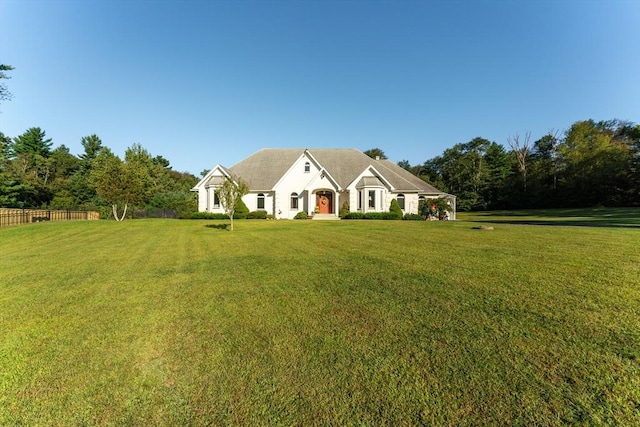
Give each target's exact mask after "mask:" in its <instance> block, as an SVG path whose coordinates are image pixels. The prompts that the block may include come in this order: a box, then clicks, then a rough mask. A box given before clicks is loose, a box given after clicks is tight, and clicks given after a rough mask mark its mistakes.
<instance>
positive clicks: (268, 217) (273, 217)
mask: <svg viewBox="0 0 640 427" xmlns="http://www.w3.org/2000/svg"><path fill="white" fill-rule="evenodd" d="M266 219H276V217H275V216H273V215H271V214H267V216H266Z"/></svg>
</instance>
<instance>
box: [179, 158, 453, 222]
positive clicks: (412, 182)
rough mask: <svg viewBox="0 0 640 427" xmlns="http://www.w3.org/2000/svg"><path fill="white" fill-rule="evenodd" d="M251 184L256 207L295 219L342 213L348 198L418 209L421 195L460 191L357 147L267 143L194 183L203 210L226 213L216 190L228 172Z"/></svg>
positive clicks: (359, 205)
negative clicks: (394, 202)
mask: <svg viewBox="0 0 640 427" xmlns="http://www.w3.org/2000/svg"><path fill="white" fill-rule="evenodd" d="M230 177H240V178H242V179H243V180H244V181H246V182H247V183H248V184H249V189H250V191H249V193H248V194H246V195H245V196H244V197H243V198H242V200H243V202H244V203H245V204H246V205H247V207H248V208H249V210H250V211H256V210H265V211H267V213H268V214H271V215H273V216H274V217H275V218H283V219H287V218H288V219H292V218H294V217H295V216H296V215H297V214H298V213H299V212H301V211H305V212H306V213H307V214H308V215H313V214H314V213H320V214H322V216H337V215H338V212H339V211H340V208H341V207H342V206H343V204H344V203H345V202H347V203H348V205H349V210H350V211H351V212H363V213H366V212H387V211H389V206H390V204H391V200H393V199H396V200H397V201H398V204H399V205H400V208H401V209H402V211H403V212H404V213H414V214H418V213H419V212H418V205H419V203H420V200H422V199H429V198H438V197H446V198H448V199H449V201H450V202H449V203H450V204H451V206H452V207H453V214H452V217H451V219H455V197H454V196H452V195H450V194H446V193H443V192H442V191H439V190H438V189H436V188H434V187H433V186H431V185H430V184H428V183H426V182H424V181H422V180H421V179H420V178H418V177H416V176H415V175H413V174H411V173H410V172H408V171H407V170H405V169H403V168H401V167H400V166H398V165H396V164H395V163H393V162H391V161H389V160H381V159H378V158H376V159H372V158H370V157H369V156H367V155H366V154H364V153H363V152H361V151H359V150H356V149H328V148H327V149H290V148H282V149H279V148H266V149H262V150H260V151H258V152H257V153H255V154H253V155H251V156H249V157H247V158H246V159H244V160H242V161H241V162H240V163H237V164H236V165H234V166H232V167H230V168H227V167H224V166H222V165H216V166H215V167H214V168H213V169H211V170H210V171H209V173H207V175H206V176H205V177H204V178H202V179H201V180H200V182H198V184H196V186H195V187H193V188H192V191H196V192H197V193H198V210H199V211H200V212H214V213H216V212H217V213H224V208H223V207H222V206H221V204H220V199H219V198H218V194H217V192H216V188H217V187H219V186H220V185H221V184H222V183H223V181H224V180H225V179H226V178H230Z"/></svg>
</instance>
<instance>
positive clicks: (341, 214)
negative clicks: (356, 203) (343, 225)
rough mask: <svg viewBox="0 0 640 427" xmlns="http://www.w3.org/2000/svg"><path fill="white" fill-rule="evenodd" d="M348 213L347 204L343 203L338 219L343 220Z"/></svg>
mask: <svg viewBox="0 0 640 427" xmlns="http://www.w3.org/2000/svg"><path fill="white" fill-rule="evenodd" d="M348 213H349V202H344V203H343V204H342V207H341V208H340V218H344V216H345V215H347V214H348Z"/></svg>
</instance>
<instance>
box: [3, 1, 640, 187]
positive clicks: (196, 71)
mask: <svg viewBox="0 0 640 427" xmlns="http://www.w3.org/2000/svg"><path fill="white" fill-rule="evenodd" d="M639 22H640V0H606V1H605V0H602V1H599V0H577V1H573V0H536V1H527V0H512V1H507V0H503V1H483V0H474V1H462V0H460V1H455V0H454V1H426V0H425V1H402V0H399V1H364V0H360V1H347V0H345V1H337V0H333V1H329V0H325V1H291V0H286V1H278V0H272V1H270V0H264V1H249V0H246V1H243V0H239V1H224V0H218V1H213V0H212V1H198V0H186V1H184V0H183V1H171V0H153V1H152V0H72V1H67V0H65V1H63V0H44V1H41V0H2V1H0V63H2V64H9V65H12V66H13V67H14V68H15V69H14V70H13V71H11V72H9V73H8V74H9V75H10V76H11V79H9V80H5V81H4V83H5V84H6V85H7V86H8V89H9V90H10V92H11V93H12V94H13V99H11V100H10V101H4V102H2V104H0V131H2V132H3V133H4V134H5V135H7V136H9V137H16V136H18V135H20V134H22V133H24V132H25V131H26V130H27V129H28V128H31V127H39V128H41V129H42V130H44V131H45V132H46V135H47V137H49V138H52V140H53V146H54V147H57V146H59V145H62V144H64V145H65V146H67V147H68V148H69V149H70V151H71V153H72V154H75V155H78V154H81V153H82V152H83V148H82V145H81V143H80V141H81V139H82V137H84V136H88V135H91V134H96V135H98V136H99V137H100V139H101V140H102V143H103V145H104V146H106V147H109V148H110V149H111V150H112V151H113V152H114V153H115V154H117V155H119V156H120V157H123V156H124V152H125V150H126V149H127V148H128V147H130V146H132V145H133V144H135V143H139V144H141V145H142V146H143V147H144V148H145V149H147V150H148V151H149V152H150V153H151V154H152V155H153V156H156V155H161V156H163V157H165V158H166V159H168V160H169V161H170V163H171V166H172V167H173V169H175V170H179V171H187V172H191V173H193V174H194V175H196V176H199V175H200V172H201V171H203V170H205V169H211V168H212V167H214V166H215V165H216V164H221V165H223V166H227V167H230V166H233V165H234V164H236V163H237V162H239V161H241V160H243V159H244V158H246V157H247V156H249V155H251V154H253V153H254V152H256V151H258V150H260V149H262V148H357V149H360V150H362V151H364V150H368V149H371V148H374V147H377V148H380V149H382V150H383V151H384V152H385V153H386V155H387V156H388V157H389V159H390V160H392V161H394V162H398V161H400V160H408V161H409V163H410V164H412V165H417V164H421V163H423V162H425V161H426V160H429V159H432V158H434V157H436V156H438V155H441V154H442V153H443V152H444V150H446V149H447V148H451V147H452V146H453V145H455V144H457V143H464V142H468V141H470V140H472V139H473V138H475V137H482V138H486V139H488V140H490V141H495V142H497V143H499V144H503V145H505V146H506V144H507V139H508V138H509V137H512V136H515V135H519V136H520V139H521V140H522V139H523V137H524V135H525V134H526V133H527V132H531V142H533V141H535V140H536V139H538V138H540V137H542V136H543V135H544V134H546V133H547V132H549V131H551V130H555V131H560V132H563V131H565V130H566V129H568V128H569V127H570V126H571V125H572V124H573V123H574V122H576V121H579V120H587V119H594V120H596V121H598V120H608V119H613V118H617V119H621V120H630V121H632V122H635V123H639V122H640V25H639V24H638V23H639Z"/></svg>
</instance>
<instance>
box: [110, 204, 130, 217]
mask: <svg viewBox="0 0 640 427" xmlns="http://www.w3.org/2000/svg"><path fill="white" fill-rule="evenodd" d="M127 206H128V204H127V203H125V204H124V210H123V211H122V217H118V204H117V203H114V204H112V205H111V210H112V211H113V218H114V219H115V220H116V221H123V220H124V217H125V215H126V214H127Z"/></svg>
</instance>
